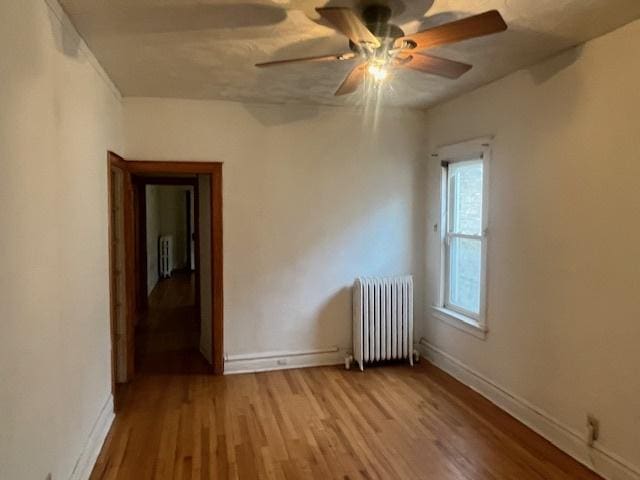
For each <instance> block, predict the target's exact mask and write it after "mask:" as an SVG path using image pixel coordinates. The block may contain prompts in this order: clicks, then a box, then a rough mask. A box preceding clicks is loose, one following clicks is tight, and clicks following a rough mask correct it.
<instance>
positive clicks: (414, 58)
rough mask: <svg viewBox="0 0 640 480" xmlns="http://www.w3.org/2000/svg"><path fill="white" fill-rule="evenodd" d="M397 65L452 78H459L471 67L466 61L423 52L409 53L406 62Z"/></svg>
mask: <svg viewBox="0 0 640 480" xmlns="http://www.w3.org/2000/svg"><path fill="white" fill-rule="evenodd" d="M398 66H399V67H405V68H410V69H412V70H417V71H419V72H423V73H430V74H432V75H438V76H440V77H446V78H452V79H455V78H460V77H461V76H462V75H464V74H465V73H466V72H468V71H469V70H471V68H472V66H471V65H468V64H466V63H460V62H456V61H454V60H447V59H446V58H440V57H434V56H433V55H425V54H423V53H411V58H410V59H409V60H408V61H407V62H406V63H402V64H400V65H398Z"/></svg>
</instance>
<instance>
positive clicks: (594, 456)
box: [418, 338, 640, 480]
mask: <svg viewBox="0 0 640 480" xmlns="http://www.w3.org/2000/svg"><path fill="white" fill-rule="evenodd" d="M418 348H419V350H420V353H421V354H422V355H423V356H424V357H425V358H426V359H427V360H428V361H429V362H431V363H432V364H433V365H435V366H436V367H438V368H440V369H442V370H444V371H445V372H447V373H448V374H450V375H451V376H453V377H455V378H456V379H457V380H458V381H460V382H462V383H464V384H465V385H467V386H468V387H470V388H471V389H473V390H475V391H476V392H478V393H479V394H480V395H482V396H483V397H485V398H487V399H488V400H489V401H491V403H493V404H495V405H496V406H498V407H500V408H501V409H502V410H504V411H506V412H507V413H509V414H510V415H511V416H513V417H514V418H516V419H517V420H519V421H520V422H522V423H523V424H525V425H526V426H527V427H529V428H531V429H532V430H533V431H535V432H536V433H538V434H539V435H541V436H542V437H544V438H546V439H547V440H548V441H549V442H551V443H552V444H554V445H555V446H556V447H558V448H559V449H560V450H562V451H563V452H565V453H566V454H568V455H570V456H571V457H573V458H574V459H576V460H577V461H578V462H580V463H582V464H583V465H585V466H586V467H587V468H589V469H591V470H593V471H594V472H596V473H597V474H599V475H601V476H602V477H604V478H606V479H608V480H640V469H639V468H638V467H636V466H634V465H632V464H631V463H629V462H627V461H625V460H623V459H622V458H620V457H619V456H617V455H615V454H614V453H612V452H609V451H608V450H606V449H605V448H604V447H601V446H595V447H593V448H589V447H588V446H587V442H586V438H583V435H581V434H580V433H579V432H576V431H574V430H572V429H571V428H569V427H567V426H566V425H563V424H562V423H560V422H559V421H558V420H556V419H555V418H553V417H552V416H551V415H549V414H548V413H546V412H544V411H543V410H541V409H539V408H537V407H535V406H534V405H532V404H531V403H529V402H528V401H527V400H525V399H522V398H519V397H518V396H516V395H514V394H512V393H510V392H509V391H508V390H506V389H505V388H503V387H501V386H499V385H497V384H496V383H494V382H493V381H491V380H490V379H488V378H486V377H484V376H483V375H481V374H480V373H478V372H476V371H474V370H473V369H472V368H470V367H468V366H467V365H465V364H464V363H462V362H461V361H459V360H457V359H456V358H454V357H452V356H451V355H449V354H448V353H446V352H444V351H442V350H440V349H439V348H437V347H435V346H434V345H432V344H430V343H429V342H428V341H427V340H426V339H425V338H421V339H420V342H419V343H418Z"/></svg>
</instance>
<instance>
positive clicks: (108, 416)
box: [69, 395, 115, 480]
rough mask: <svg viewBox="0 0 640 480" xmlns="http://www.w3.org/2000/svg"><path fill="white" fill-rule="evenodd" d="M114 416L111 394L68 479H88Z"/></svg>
mask: <svg viewBox="0 0 640 480" xmlns="http://www.w3.org/2000/svg"><path fill="white" fill-rule="evenodd" d="M114 418H115V414H114V413H113V395H109V397H108V398H107V400H106V402H105V403H104V405H103V406H102V409H101V410H100V413H99V414H98V418H97V419H96V422H95V424H94V425H93V428H92V429H91V433H90V434H89V438H88V439H87V443H86V445H85V447H84V449H83V450H82V453H81V454H80V457H79V458H78V461H77V462H76V466H75V467H73V472H71V477H69V480H88V479H89V477H90V476H91V471H92V470H93V466H94V465H95V463H96V460H97V459H98V455H99V454H100V450H101V449H102V445H103V444H104V441H105V439H106V438H107V434H108V433H109V429H110V428H111V424H112V423H113V419H114Z"/></svg>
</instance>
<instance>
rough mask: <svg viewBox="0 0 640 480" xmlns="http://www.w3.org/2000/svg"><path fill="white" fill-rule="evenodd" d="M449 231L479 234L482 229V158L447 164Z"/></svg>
mask: <svg viewBox="0 0 640 480" xmlns="http://www.w3.org/2000/svg"><path fill="white" fill-rule="evenodd" d="M449 206H450V209H449V231H450V232H452V233H462V234H466V235H480V233H481V231H482V160H474V161H469V162H459V163H453V164H451V165H450V166H449Z"/></svg>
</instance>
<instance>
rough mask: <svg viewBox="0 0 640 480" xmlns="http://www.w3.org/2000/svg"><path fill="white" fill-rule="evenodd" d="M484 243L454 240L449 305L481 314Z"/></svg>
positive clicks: (460, 239) (451, 255)
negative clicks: (481, 274) (481, 271)
mask: <svg viewBox="0 0 640 480" xmlns="http://www.w3.org/2000/svg"><path fill="white" fill-rule="evenodd" d="M481 258H482V241H481V240H476V239H470V238H455V237H454V238H452V239H451V244H450V249H449V304H450V305H454V306H458V307H460V308H463V309H465V310H468V311H469V312H473V313H476V314H479V313H480V269H481Z"/></svg>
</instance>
